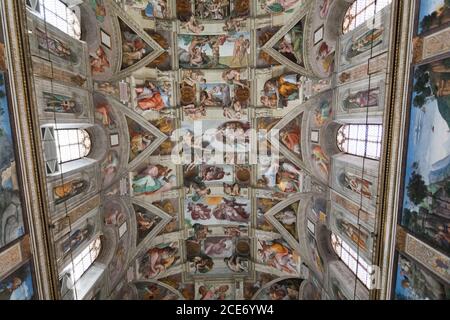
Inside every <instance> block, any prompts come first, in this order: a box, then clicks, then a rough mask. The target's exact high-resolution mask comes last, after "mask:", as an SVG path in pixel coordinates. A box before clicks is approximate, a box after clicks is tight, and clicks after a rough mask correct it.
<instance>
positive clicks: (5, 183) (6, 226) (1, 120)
mask: <svg viewBox="0 0 450 320" xmlns="http://www.w3.org/2000/svg"><path fill="white" fill-rule="evenodd" d="M5 83H6V77H5V74H4V73H3V72H0V248H1V247H4V246H6V245H7V244H9V243H11V242H12V241H14V240H16V239H17V238H19V237H21V236H22V235H23V234H24V233H25V230H24V222H23V215H22V205H21V199H20V194H19V179H18V176H17V172H16V160H15V155H14V147H13V134H12V130H11V122H10V118H9V116H10V114H9V108H8V98H7V96H6V84H5Z"/></svg>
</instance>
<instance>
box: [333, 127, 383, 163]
mask: <svg viewBox="0 0 450 320" xmlns="http://www.w3.org/2000/svg"><path fill="white" fill-rule="evenodd" d="M382 135H383V125H381V124H346V125H343V126H342V127H340V128H339V130H338V133H337V137H336V142H337V145H338V148H339V150H341V151H342V152H345V153H349V154H353V155H355V156H359V157H364V158H371V159H375V160H378V159H380V156H381V139H382Z"/></svg>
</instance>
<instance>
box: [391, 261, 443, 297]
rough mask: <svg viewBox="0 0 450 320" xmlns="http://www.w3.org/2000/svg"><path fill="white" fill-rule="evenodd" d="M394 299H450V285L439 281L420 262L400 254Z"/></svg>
mask: <svg viewBox="0 0 450 320" xmlns="http://www.w3.org/2000/svg"><path fill="white" fill-rule="evenodd" d="M394 299H396V300H448V299H450V287H449V286H445V285H444V284H442V283H440V282H439V281H437V280H436V279H435V278H434V277H433V276H431V274H430V273H429V272H428V271H426V270H425V269H424V268H422V267H421V266H420V265H419V264H417V263H415V262H414V261H412V260H410V259H408V258H406V257H403V256H401V255H400V256H399V257H398V266H397V279H396V283H395V292H394Z"/></svg>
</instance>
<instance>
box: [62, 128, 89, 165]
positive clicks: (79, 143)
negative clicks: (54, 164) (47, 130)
mask: <svg viewBox="0 0 450 320" xmlns="http://www.w3.org/2000/svg"><path fill="white" fill-rule="evenodd" d="M55 135H56V137H55V138H56V140H55V141H56V152H57V154H58V162H59V163H66V162H69V161H73V160H78V159H81V158H84V157H86V156H87V155H88V154H89V152H90V151H91V138H90V136H89V133H88V132H87V131H86V130H83V129H56V130H55Z"/></svg>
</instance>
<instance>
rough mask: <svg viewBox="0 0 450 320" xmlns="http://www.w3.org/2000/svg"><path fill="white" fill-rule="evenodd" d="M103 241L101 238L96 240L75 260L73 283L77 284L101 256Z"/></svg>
mask: <svg viewBox="0 0 450 320" xmlns="http://www.w3.org/2000/svg"><path fill="white" fill-rule="evenodd" d="M101 249H102V241H101V239H100V237H97V238H96V239H94V240H93V241H92V242H91V243H90V244H89V245H88V246H87V247H86V248H85V249H84V250H83V251H82V252H81V253H80V254H79V255H77V256H76V257H75V258H74V259H73V269H72V274H73V281H74V282H77V281H78V280H79V279H80V278H81V276H82V275H83V274H84V273H85V272H86V271H87V270H88V269H89V267H90V266H91V265H92V264H93V263H94V261H95V260H96V259H97V257H98V255H99V254H100V250H101Z"/></svg>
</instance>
